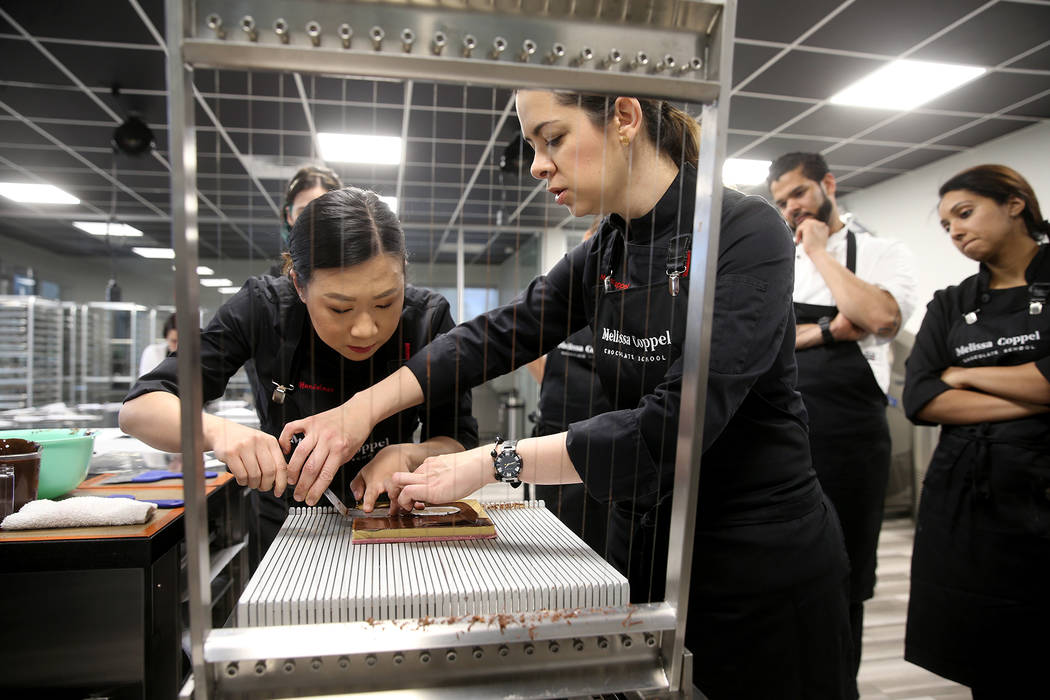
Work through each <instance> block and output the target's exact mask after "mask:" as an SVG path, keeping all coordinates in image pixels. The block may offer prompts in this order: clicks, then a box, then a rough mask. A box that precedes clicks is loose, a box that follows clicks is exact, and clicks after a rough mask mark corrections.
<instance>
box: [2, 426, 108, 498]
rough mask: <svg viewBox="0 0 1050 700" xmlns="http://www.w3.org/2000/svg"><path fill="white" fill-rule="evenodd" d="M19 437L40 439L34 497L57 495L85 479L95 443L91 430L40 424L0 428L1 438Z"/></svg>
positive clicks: (37, 440) (71, 488)
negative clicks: (25, 428) (38, 464)
mask: <svg viewBox="0 0 1050 700" xmlns="http://www.w3.org/2000/svg"><path fill="white" fill-rule="evenodd" d="M3 438H21V439H23V440H32V441H33V442H38V443H40V485H39V487H38V488H37V496H36V497H37V498H57V497H58V496H61V495H63V494H67V493H69V492H70V491H72V490H73V489H75V488H76V487H77V486H79V485H80V482H81V481H83V480H84V477H86V476H87V472H88V463H89V462H91V450H92V448H93V447H94V445H95V436H94V434H91V433H88V432H87V431H86V430H84V429H71V428H39V429H28V430H0V439H3Z"/></svg>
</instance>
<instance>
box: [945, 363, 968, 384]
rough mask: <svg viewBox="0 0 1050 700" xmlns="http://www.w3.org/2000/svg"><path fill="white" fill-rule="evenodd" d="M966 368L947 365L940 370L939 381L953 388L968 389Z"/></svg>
mask: <svg viewBox="0 0 1050 700" xmlns="http://www.w3.org/2000/svg"><path fill="white" fill-rule="evenodd" d="M966 374H967V369H966V368H965V367H949V368H948V369H946V370H944V371H943V372H941V381H942V382H944V383H945V384H947V385H948V386H950V387H951V388H953V389H969V388H970V385H969V384H968V383H967V381H966Z"/></svg>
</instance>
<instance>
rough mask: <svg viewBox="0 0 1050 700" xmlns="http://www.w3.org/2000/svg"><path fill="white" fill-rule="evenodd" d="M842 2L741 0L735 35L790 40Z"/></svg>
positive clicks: (826, 0) (738, 5) (749, 37)
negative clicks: (788, 4) (787, 2)
mask: <svg viewBox="0 0 1050 700" xmlns="http://www.w3.org/2000/svg"><path fill="white" fill-rule="evenodd" d="M841 4H842V0H808V1H807V2H804V3H792V4H791V5H790V6H785V4H784V3H783V2H782V1H781V0H740V2H739V3H737V11H736V35H737V36H740V37H744V38H745V39H765V40H766V41H783V42H787V43H790V42H793V41H795V39H797V38H798V37H799V36H801V35H802V34H803V33H805V32H806V31H808V30H809V28H810V27H812V26H813V25H814V24H816V23H817V22H819V21H820V20H822V19H823V18H824V16H825V15H826V14H827V13H829V12H831V11H832V10H834V9H835V8H836V7H838V6H839V5H841Z"/></svg>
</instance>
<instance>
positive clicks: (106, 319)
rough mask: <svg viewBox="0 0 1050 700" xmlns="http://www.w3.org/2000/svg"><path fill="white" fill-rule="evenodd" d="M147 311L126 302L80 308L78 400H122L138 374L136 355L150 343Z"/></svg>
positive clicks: (90, 401) (90, 304) (137, 305)
mask: <svg viewBox="0 0 1050 700" xmlns="http://www.w3.org/2000/svg"><path fill="white" fill-rule="evenodd" d="M150 313H151V312H150V310H149V309H148V308H147V307H145V306H141V305H139V304H131V303H127V302H109V301H92V302H88V303H87V304H84V305H83V306H81V307H80V318H79V326H80V352H81V354H80V357H81V363H80V364H81V367H80V369H81V372H82V373H81V375H80V402H81V403H110V402H113V401H122V400H123V399H124V396H125V395H127V393H128V391H129V390H130V389H131V385H132V384H134V382H135V379H136V378H137V377H138V367H139V356H140V355H141V354H142V350H143V349H144V348H145V347H146V346H147V345H149V343H150V342H151V335H150V328H149V316H150Z"/></svg>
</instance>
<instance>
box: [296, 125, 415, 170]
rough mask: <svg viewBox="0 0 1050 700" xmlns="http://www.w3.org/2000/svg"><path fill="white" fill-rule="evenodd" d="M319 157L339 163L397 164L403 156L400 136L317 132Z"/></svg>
mask: <svg viewBox="0 0 1050 700" xmlns="http://www.w3.org/2000/svg"><path fill="white" fill-rule="evenodd" d="M317 143H318V145H319V146H320V148H321V158H323V159H324V160H331V161H335V162H339V163H367V164H369V165H397V164H398V163H400V162H401V158H402V157H403V148H402V146H401V137H400V136H372V135H371V134H369V135H361V134H333V133H325V132H322V133H319V134H318V135H317Z"/></svg>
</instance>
